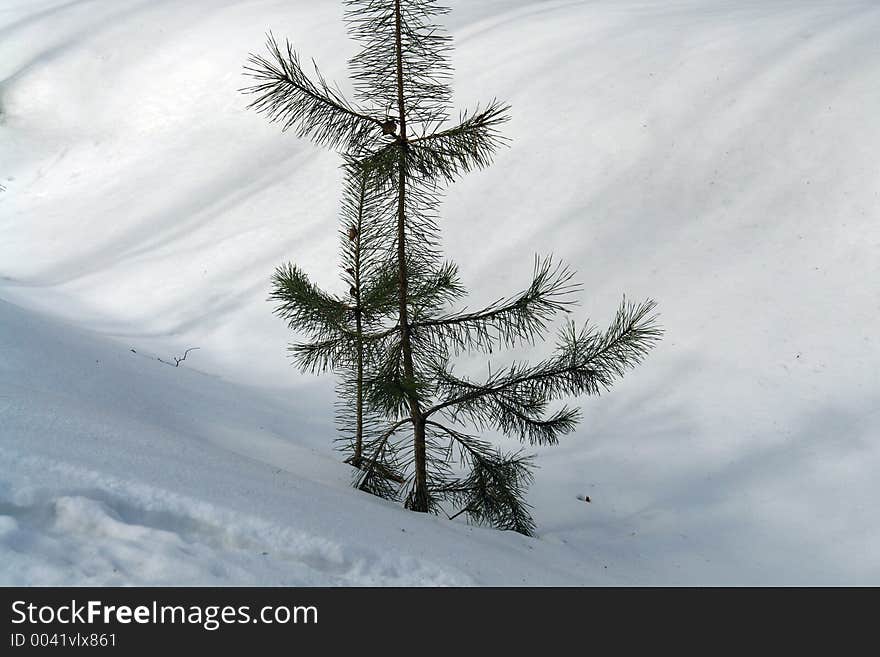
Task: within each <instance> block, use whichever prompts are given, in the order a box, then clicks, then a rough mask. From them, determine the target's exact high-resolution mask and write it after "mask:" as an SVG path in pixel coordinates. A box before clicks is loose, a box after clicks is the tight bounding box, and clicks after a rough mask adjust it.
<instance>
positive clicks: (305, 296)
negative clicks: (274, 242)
mask: <svg viewBox="0 0 880 657" xmlns="http://www.w3.org/2000/svg"><path fill="white" fill-rule="evenodd" d="M269 298H270V299H271V300H273V301H276V302H277V304H278V305H277V306H276V307H275V311H274V312H275V314H276V315H278V316H279V317H281V318H282V319H284V320H285V321H286V322H287V323H288V326H289V327H290V328H292V329H296V330H299V331H303V330H305V331H308V332H310V333H313V334H315V335H317V336H326V335H333V334H336V333H339V332H340V331H341V332H346V331H348V330H349V327H348V325H347V322H346V317H347V313H348V311H349V310H350V307H349V306H348V305H347V304H346V303H345V302H344V301H342V300H341V299H339V298H337V297H335V296H333V295H330V294H328V293H326V292H324V291H323V290H321V289H320V288H319V287H318V286H317V285H315V284H314V283H312V281H311V280H309V277H308V276H307V275H306V274H305V272H303V271H302V270H301V269H300V268H299V267H297V266H296V265H294V264H291V263H287V264H286V265H281V266H280V267H278V268H277V269H276V270H275V274H274V275H273V276H272V292H271V294H270V296H269Z"/></svg>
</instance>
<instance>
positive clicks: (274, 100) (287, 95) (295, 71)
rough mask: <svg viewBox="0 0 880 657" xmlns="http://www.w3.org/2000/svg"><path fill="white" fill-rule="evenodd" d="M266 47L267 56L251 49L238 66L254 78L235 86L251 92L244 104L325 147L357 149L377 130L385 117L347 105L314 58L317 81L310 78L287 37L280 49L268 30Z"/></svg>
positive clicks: (367, 141) (380, 133) (379, 130)
mask: <svg viewBox="0 0 880 657" xmlns="http://www.w3.org/2000/svg"><path fill="white" fill-rule="evenodd" d="M266 46H267V48H268V50H269V54H268V56H263V55H255V54H251V55H250V57H249V58H248V65H246V66H245V67H244V70H245V75H247V76H248V77H250V78H252V79H253V80H254V84H252V85H251V86H248V87H245V88H244V89H242V90H241V91H243V92H244V93H247V94H251V95H253V96H254V97H255V98H254V100H253V101H252V102H251V103H250V105H248V108H250V109H254V110H256V111H258V112H260V113H263V114H266V115H267V116H268V117H269V120H271V121H274V122H278V123H280V124H281V126H282V130H288V129H290V128H292V127H295V128H296V135H297V136H298V137H309V138H311V139H312V140H313V141H314V142H315V143H317V144H320V145H323V146H328V147H331V148H335V147H340V146H342V147H345V148H347V149H349V150H352V151H357V150H361V149H363V148H365V147H366V146H367V145H368V144H370V143H371V142H373V141H375V140H376V139H377V138H379V137H380V136H381V135H382V133H383V125H384V124H385V120H384V119H379V118H376V117H373V116H369V115H368V114H366V113H364V112H363V111H361V110H359V109H357V108H355V107H354V106H352V105H351V104H350V103H349V102H348V101H347V100H346V99H345V98H344V97H343V95H342V93H341V92H339V91H338V90H337V89H335V88H334V87H331V86H330V85H329V84H328V83H327V81H326V80H325V79H324V76H323V75H321V73H320V71H319V70H318V67H317V65H316V64H314V62H313V65H314V69H315V75H316V77H317V82H315V81H313V80H312V79H311V78H310V77H309V75H308V74H307V73H306V72H305V71H304V70H303V68H302V65H301V64H300V61H299V55H298V54H297V53H296V52H295V51H294V50H293V46H292V45H291V44H290V42H289V41H287V42H286V43H285V47H284V48H283V49H282V47H281V46H280V45H279V44H278V42H277V41H275V37H274V36H273V35H272V34H271V33H270V34H269V35H268V36H267V41H266Z"/></svg>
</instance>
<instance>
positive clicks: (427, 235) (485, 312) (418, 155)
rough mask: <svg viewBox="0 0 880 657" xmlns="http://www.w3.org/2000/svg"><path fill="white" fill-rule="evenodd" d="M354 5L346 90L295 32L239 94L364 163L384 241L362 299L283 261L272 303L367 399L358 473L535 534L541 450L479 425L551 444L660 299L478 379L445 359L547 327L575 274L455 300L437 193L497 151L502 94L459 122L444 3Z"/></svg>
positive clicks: (646, 343) (638, 339)
mask: <svg viewBox="0 0 880 657" xmlns="http://www.w3.org/2000/svg"><path fill="white" fill-rule="evenodd" d="M345 4H346V7H347V12H346V20H347V21H348V24H349V31H350V34H351V35H352V36H353V37H354V38H355V39H356V40H357V41H359V42H360V43H361V50H360V51H359V52H358V53H357V54H356V55H355V56H354V57H353V59H352V60H351V61H350V68H351V73H352V79H353V83H354V84H353V86H354V99H353V100H349V99H347V98H345V97H344V96H343V94H342V93H341V92H340V91H339V90H338V88H337V87H335V86H331V85H330V84H329V83H328V82H327V81H326V80H325V79H324V77H323V76H322V75H321V74H320V73H319V72H318V71H317V68H316V70H315V73H314V76H310V75H309V74H308V73H306V71H305V70H304V69H303V67H302V65H301V63H300V60H299V57H298V55H297V54H296V52H294V50H293V48H292V47H291V46H290V44H289V43H288V44H286V45H285V47H283V48H282V47H281V46H280V45H279V44H278V43H277V42H276V41H275V40H274V38H272V37H271V35H270V37H269V42H268V48H269V53H268V55H267V56H256V55H255V56H252V57H251V59H250V64H249V66H248V67H247V72H248V74H249V75H251V76H252V78H253V80H254V84H253V85H252V86H250V87H248V88H247V90H246V91H248V92H249V93H251V94H254V100H253V102H252V107H254V108H255V109H257V110H259V111H262V112H264V113H266V114H267V115H268V116H269V117H270V118H271V119H272V120H275V121H279V122H280V123H281V124H282V125H283V127H284V128H285V129H287V128H294V129H295V130H296V132H297V134H298V135H299V136H301V137H309V138H311V139H312V140H313V141H315V142H316V143H318V144H321V145H324V146H329V147H333V148H336V149H338V150H339V151H341V152H342V153H343V155H344V156H345V157H346V161H347V163H348V164H347V167H348V169H349V170H351V169H352V167H354V168H355V169H356V171H357V175H358V176H360V178H359V181H357V180H354V179H351V178H350V179H349V182H348V183H347V185H348V186H347V190H349V191H348V192H347V193H349V194H350V193H351V192H350V190H351V188H352V187H351V186H352V185H354V188H357V189H360V190H361V191H360V193H361V194H362V196H361V198H362V199H364V198H366V199H369V202H368V203H367V204H366V205H365V206H364V207H366V208H368V211H366V212H362V213H361V214H360V215H359V216H360V221H361V223H360V224H359V229H358V230H359V231H360V234H361V235H370V240H371V242H370V243H371V245H373V246H372V247H371V250H370V258H372V259H371V260H370V262H371V272H372V274H371V276H373V278H370V279H369V280H371V281H373V282H372V283H371V284H370V286H369V289H370V290H371V292H370V294H369V295H367V294H363V293H359V292H357V291H356V290H357V285H358V284H360V285H362V284H363V279H358V278H357V277H353V281H354V282H353V284H352V290H353V291H352V297H353V299H354V304H351V303H349V302H347V301H343V300H340V299H335V298H332V297H329V296H328V295H325V294H324V293H321V292H319V291H318V290H317V288H315V287H314V286H312V285H311V283H309V282H308V280H307V279H306V278H305V276H304V275H303V274H302V273H301V272H299V270H297V269H296V268H295V267H292V266H288V267H287V268H286V269H282V270H280V271H279V272H278V274H277V275H276V279H275V292H274V296H275V298H276V299H278V300H279V302H280V304H281V305H280V306H279V312H280V314H282V316H284V317H285V318H286V319H287V320H288V322H289V324H290V326H291V328H293V329H296V330H300V331H302V330H306V331H311V332H312V333H313V335H314V337H315V338H316V339H315V340H313V341H312V342H310V343H308V344H301V345H296V346H294V348H293V349H294V354H295V355H296V357H297V358H298V359H299V362H300V365H301V366H303V367H304V368H306V369H310V370H315V371H323V370H327V369H334V370H337V371H342V372H347V374H346V375H344V376H343V385H342V386H341V392H342V393H343V396H344V399H346V400H351V399H354V400H355V408H356V409H361V410H356V412H355V414H354V416H353V418H354V419H351V420H349V419H346V417H347V416H346V417H344V418H343V421H344V422H349V421H350V422H351V425H350V427H349V431H353V433H354V435H355V439H354V441H353V444H354V454H356V455H357V458H356V459H353V460H352V462H353V463H355V465H357V466H358V467H359V468H360V470H359V472H358V474H357V478H356V485H357V486H358V487H360V488H361V489H363V490H368V491H370V492H373V493H375V494H378V495H381V496H383V497H392V498H396V497H398V496H400V497H403V498H404V499H405V504H406V506H407V508H409V509H412V510H414V511H432V512H439V511H440V510H443V509H446V508H449V506H450V505H452V506H453V507H454V508H455V509H457V511H456V513H455V515H458V514H459V513H465V514H467V515H468V517H469V518H470V519H471V520H473V521H476V522H488V523H490V524H492V525H494V526H497V527H501V528H505V529H513V530H515V531H518V532H521V533H524V534H531V533H532V532H533V530H534V522H533V520H532V518H531V516H530V514H529V511H528V509H529V507H528V505H527V503H526V502H525V489H526V487H527V485H528V483H529V482H530V481H531V477H532V468H531V459H530V457H528V456H526V455H524V454H523V453H522V452H514V453H503V452H501V451H500V450H498V449H496V448H494V447H493V446H492V445H491V444H490V443H489V442H488V441H487V440H485V439H483V438H481V437H479V436H478V435H475V434H474V433H473V430H474V429H475V430H477V431H484V430H487V429H488V430H496V431H499V432H501V433H503V434H507V435H512V436H516V437H517V438H519V439H520V440H522V441H523V442H527V443H529V444H530V445H542V444H555V443H557V442H558V440H559V438H560V437H561V436H562V435H564V434H567V433H569V432H571V431H572V430H573V429H574V427H575V425H576V423H577V421H578V418H579V411H578V410H577V409H576V408H573V407H570V406H568V405H564V404H563V405H561V406H557V407H555V408H554V406H553V405H554V403H557V404H558V403H561V400H564V399H565V398H569V397H574V396H579V395H596V394H599V393H600V392H601V391H603V390H606V389H608V388H609V387H610V386H611V385H612V384H613V382H614V381H615V380H616V379H617V378H618V377H620V376H621V375H622V374H623V373H624V372H625V371H626V370H627V369H629V368H631V367H633V366H635V365H636V364H637V363H639V362H640V361H641V360H642V359H643V358H644V356H645V355H646V353H647V352H648V351H649V349H650V348H651V347H652V346H653V344H654V343H655V342H656V341H657V340H658V339H659V337H660V334H661V331H660V329H659V328H658V327H657V324H656V318H655V317H654V316H653V315H652V311H653V308H654V303H653V302H652V301H646V302H644V303H640V304H629V303H627V302H626V301H624V302H623V304H622V305H621V307H620V308H619V310H618V312H617V315H616V317H615V319H614V321H613V322H612V324H611V326H610V327H609V328H607V329H606V330H605V331H599V330H597V329H595V328H593V327H590V326H588V325H585V326H584V327H583V328H580V329H578V328H576V327H575V325H574V324H573V323H570V322H568V323H566V324H565V325H564V326H563V328H562V329H561V330H560V332H559V337H558V344H557V348H556V351H555V353H554V354H553V355H552V356H551V357H550V358H548V359H546V360H543V361H541V362H538V363H534V364H529V363H525V362H515V363H514V364H512V365H510V366H507V367H504V368H500V369H496V370H494V371H492V370H491V369H490V371H489V372H488V374H487V375H486V376H485V377H484V378H483V379H481V380H475V379H472V378H468V377H461V376H457V375H455V374H454V373H453V367H452V364H451V361H452V358H453V357H455V356H456V355H458V354H460V353H462V352H471V353H472V352H478V351H487V352H490V353H491V352H492V351H493V350H495V349H497V348H500V347H507V348H510V347H515V346H517V345H519V344H522V343H534V342H536V341H538V340H542V339H543V338H545V337H546V335H547V332H548V330H549V325H550V323H551V321H552V320H553V319H554V317H555V316H556V315H557V314H558V313H560V312H570V306H572V305H573V303H574V301H575V297H574V295H575V293H576V292H577V291H578V289H579V287H578V286H577V285H575V284H573V283H572V274H571V272H570V271H569V270H568V269H567V268H566V267H564V266H562V265H560V264H557V263H554V262H553V261H552V260H551V259H550V258H545V259H536V263H535V268H534V271H533V273H532V278H531V282H530V283H529V285H528V286H526V287H525V289H524V290H523V291H521V292H519V293H517V294H514V295H512V296H511V297H509V298H506V299H502V300H499V301H497V302H495V303H493V304H490V305H489V306H488V307H486V308H483V309H481V310H476V311H470V312H468V311H465V310H458V309H456V303H457V302H459V301H460V300H461V299H462V298H463V297H464V296H465V289H464V287H463V285H462V284H461V281H460V280H459V277H458V272H457V268H456V267H455V265H454V264H452V263H450V262H446V261H444V260H443V259H442V258H441V253H440V234H439V233H440V231H439V217H438V208H439V201H440V195H441V192H442V188H443V186H444V185H446V184H449V183H452V182H454V181H455V180H456V179H457V178H458V177H459V176H460V175H462V174H464V173H467V172H468V171H471V170H473V169H477V168H482V167H485V166H487V165H488V164H489V163H490V162H491V159H492V156H493V154H494V152H495V151H496V150H497V148H498V147H499V146H501V145H502V144H503V143H504V139H503V137H501V135H500V133H499V131H498V130H499V127H500V126H501V125H502V124H503V123H504V122H505V121H507V119H508V114H507V111H508V108H507V107H506V106H505V105H504V104H502V103H499V102H497V101H492V102H490V103H488V104H487V105H486V106H485V107H484V108H483V109H480V108H477V109H476V110H474V111H472V112H464V113H462V114H460V116H459V120H458V121H457V122H455V123H454V124H452V125H450V124H449V121H450V99H451V89H450V86H449V81H450V68H449V64H448V59H447V58H448V55H449V52H450V48H451V42H450V39H449V37H448V36H447V35H446V34H445V33H443V31H442V29H441V28H440V27H439V26H438V25H436V24H435V19H436V17H437V16H439V15H441V14H443V13H445V12H446V11H447V10H446V9H445V8H443V7H440V6H438V4H437V3H436V2H434V1H433V0H348V1H347V2H346V3H345ZM353 180H354V182H353ZM358 185H360V187H359V188H358ZM349 221H350V217H349ZM344 256H345V258H346V263H348V264H349V265H350V263H351V262H352V259H351V258H350V257H348V256H347V255H346V252H345V251H344ZM347 269H348V268H347ZM355 271H356V270H355ZM358 281H360V282H358ZM367 297H369V303H368V304H367V305H364V303H365V299H366V298H367ZM348 306H353V307H355V308H358V307H360V310H358V311H356V312H354V311H350V310H349V309H348ZM352 316H353V318H354V320H355V321H354V323H352ZM367 317H369V322H366V321H365V320H366V318H367ZM352 382H354V384H352ZM363 409H367V410H368V413H367V412H364V411H363ZM368 415H369V417H368ZM366 425H369V429H366V428H365V427H366ZM468 427H471V430H469V429H468ZM401 482H403V483H401Z"/></svg>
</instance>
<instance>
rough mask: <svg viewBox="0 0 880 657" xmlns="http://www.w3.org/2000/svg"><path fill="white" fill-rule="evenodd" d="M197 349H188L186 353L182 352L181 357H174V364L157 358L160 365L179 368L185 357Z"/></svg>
mask: <svg viewBox="0 0 880 657" xmlns="http://www.w3.org/2000/svg"><path fill="white" fill-rule="evenodd" d="M197 349H199V347H190V348H189V349H187V350H186V351H184V352H183V356H174V362H173V363H171V362H169V361H167V360H162V359H161V358H157V359H156V360H158V361H159V362H160V363H165V364H166V365H173V366H174V367H180V364H181V363H182V362H183V361H185V360H186V356H187V354H188V353H189V352H191V351H196V350H197Z"/></svg>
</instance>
